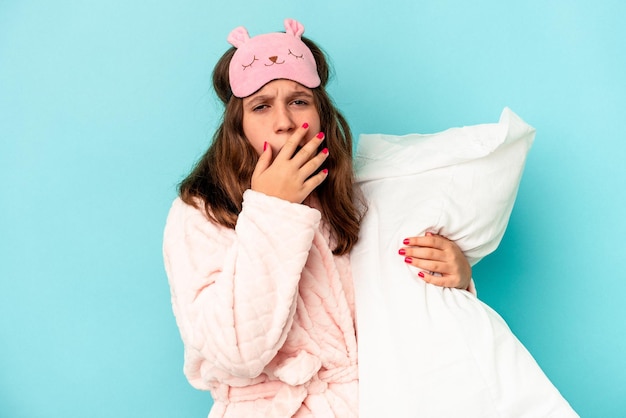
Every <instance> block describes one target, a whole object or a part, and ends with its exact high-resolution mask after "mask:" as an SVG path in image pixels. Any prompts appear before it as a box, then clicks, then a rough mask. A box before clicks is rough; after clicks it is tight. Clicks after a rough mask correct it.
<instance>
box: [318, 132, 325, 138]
mask: <svg viewBox="0 0 626 418" xmlns="http://www.w3.org/2000/svg"><path fill="white" fill-rule="evenodd" d="M316 137H317V139H324V132H320V133H318V134H317V135H316Z"/></svg>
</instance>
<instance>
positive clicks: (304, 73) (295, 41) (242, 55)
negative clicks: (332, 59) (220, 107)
mask: <svg viewBox="0 0 626 418" xmlns="http://www.w3.org/2000/svg"><path fill="white" fill-rule="evenodd" d="M284 24H285V33H282V32H274V33H266V34H263V35H258V36H255V37H253V38H251V37H250V35H248V31H247V30H246V28H244V27H243V26H240V27H238V28H235V29H233V31H232V32H231V33H230V34H229V35H228V42H229V43H230V44H231V45H233V46H234V47H235V48H237V51H236V52H235V54H234V55H233V57H232V59H231V60H230V66H229V69H228V76H229V80H230V88H231V90H232V92H233V95H235V96H236V97H240V98H243V97H248V96H250V95H251V94H252V93H254V92H255V91H257V90H259V89H260V88H261V87H263V86H264V85H265V84H267V83H269V82H270V81H272V80H278V79H286V80H293V81H296V82H298V83H300V84H302V85H303V86H305V87H308V88H315V87H318V86H319V85H320V83H321V81H320V77H319V75H318V74H317V66H316V64H315V58H313V53H312V52H311V50H310V49H309V48H308V47H307V46H306V45H305V43H304V42H302V39H301V38H302V34H303V33H304V26H303V25H302V24H301V23H300V22H298V21H296V20H293V19H285V22H284Z"/></svg>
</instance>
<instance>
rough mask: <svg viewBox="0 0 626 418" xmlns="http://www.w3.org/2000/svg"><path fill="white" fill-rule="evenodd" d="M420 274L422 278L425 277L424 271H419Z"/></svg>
mask: <svg viewBox="0 0 626 418" xmlns="http://www.w3.org/2000/svg"><path fill="white" fill-rule="evenodd" d="M417 275H418V276H420V277H421V278H422V279H423V278H424V272H423V271H420V272H419V273H417Z"/></svg>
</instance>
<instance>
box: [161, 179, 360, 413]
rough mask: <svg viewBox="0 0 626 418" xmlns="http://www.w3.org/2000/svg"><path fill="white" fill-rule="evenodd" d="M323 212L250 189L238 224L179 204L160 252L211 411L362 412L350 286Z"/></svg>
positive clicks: (190, 365) (192, 369)
mask: <svg viewBox="0 0 626 418" xmlns="http://www.w3.org/2000/svg"><path fill="white" fill-rule="evenodd" d="M320 218H321V215H320V212H319V211H318V210H316V209H313V208H310V207H308V206H305V205H299V204H292V203H288V202H286V201H283V200H281V199H277V198H273V197H268V196H266V195H263V194H261V193H257V192H254V191H252V190H248V191H246V192H245V193H244V201H243V209H242V211H241V214H240V215H239V219H238V221H237V226H236V228H235V230H232V229H228V228H224V227H222V226H219V225H217V224H215V223H213V222H211V221H209V220H208V219H207V217H206V216H205V214H204V213H203V211H201V210H198V209H196V208H194V207H192V206H189V205H187V204H185V203H183V202H182V201H181V200H180V199H176V200H175V201H174V203H173V205H172V208H171V210H170V214H169V217H168V219H167V224H166V227H165V235H164V244H163V251H164V257H165V267H166V271H167V275H168V278H169V282H170V287H171V291H172V305H173V310H174V314H175V316H176V321H177V324H178V327H179V329H180V333H181V336H182V339H183V342H184V346H185V363H184V372H185V375H186V376H187V379H188V380H189V382H190V383H191V384H192V385H193V386H194V387H196V388H198V389H202V390H210V391H211V394H212V396H213V399H214V400H215V404H214V406H213V409H212V410H211V412H210V414H209V416H210V417H211V418H213V417H247V418H248V417H269V416H272V417H291V416H296V417H305V416H316V417H322V416H323V417H333V416H336V417H353V416H357V415H358V411H357V409H358V373H357V343H356V331H355V323H354V318H355V314H354V289H353V285H352V278H351V274H350V264H349V259H348V257H347V256H342V257H336V256H334V255H333V254H332V252H331V248H332V242H330V233H329V229H328V227H327V226H326V225H325V224H324V223H323V222H321V220H320Z"/></svg>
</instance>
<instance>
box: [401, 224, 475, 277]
mask: <svg viewBox="0 0 626 418" xmlns="http://www.w3.org/2000/svg"><path fill="white" fill-rule="evenodd" d="M403 243H404V245H405V247H402V248H401V249H400V251H398V253H399V254H400V255H402V256H404V262H405V263H407V264H410V265H412V266H414V267H417V268H419V269H421V270H422V271H420V272H419V273H418V276H419V277H421V278H422V279H423V280H424V281H426V282H427V283H431V284H434V285H436V286H441V287H455V288H457V289H468V288H469V286H470V282H471V280H472V267H471V266H470V264H469V262H468V261H467V258H465V255H464V254H463V252H462V251H461V249H460V248H459V246H458V245H456V244H455V243H454V242H453V241H450V240H449V239H447V238H445V237H442V236H441V235H435V234H432V233H430V232H427V233H426V236H423V237H411V238H407V239H405V240H404V242H403ZM434 273H438V274H437V275H435V274H434Z"/></svg>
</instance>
